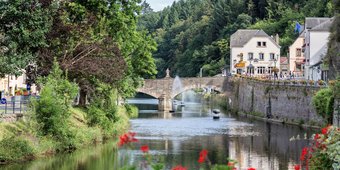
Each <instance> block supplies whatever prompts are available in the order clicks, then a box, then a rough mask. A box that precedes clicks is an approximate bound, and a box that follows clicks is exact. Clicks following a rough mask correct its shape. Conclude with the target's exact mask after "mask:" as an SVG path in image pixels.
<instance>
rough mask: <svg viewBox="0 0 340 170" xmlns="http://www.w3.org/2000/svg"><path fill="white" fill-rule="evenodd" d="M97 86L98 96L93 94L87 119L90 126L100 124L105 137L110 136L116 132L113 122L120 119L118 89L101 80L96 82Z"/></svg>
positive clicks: (96, 92)
mask: <svg viewBox="0 0 340 170" xmlns="http://www.w3.org/2000/svg"><path fill="white" fill-rule="evenodd" d="M96 86H97V88H96V91H95V94H96V96H92V100H91V104H90V105H89V106H88V114H87V120H88V124H89V125H90V126H96V125H98V126H100V127H101V128H102V130H103V131H104V135H105V137H108V136H111V135H112V134H113V133H114V128H113V127H114V125H113V124H114V123H115V122H118V121H119V119H120V117H119V115H118V114H117V112H118V107H117V104H116V102H117V90H116V89H114V88H112V87H111V86H110V85H107V84H104V83H100V82H96Z"/></svg>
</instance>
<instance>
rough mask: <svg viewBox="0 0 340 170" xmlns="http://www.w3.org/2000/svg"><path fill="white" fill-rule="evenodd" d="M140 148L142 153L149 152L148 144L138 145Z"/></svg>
mask: <svg viewBox="0 0 340 170" xmlns="http://www.w3.org/2000/svg"><path fill="white" fill-rule="evenodd" d="M140 150H141V151H142V152H144V153H146V152H149V146H148V145H143V146H141V147H140Z"/></svg>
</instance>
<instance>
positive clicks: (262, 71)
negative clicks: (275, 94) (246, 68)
mask: <svg viewBox="0 0 340 170" xmlns="http://www.w3.org/2000/svg"><path fill="white" fill-rule="evenodd" d="M264 73H265V67H257V74H264Z"/></svg>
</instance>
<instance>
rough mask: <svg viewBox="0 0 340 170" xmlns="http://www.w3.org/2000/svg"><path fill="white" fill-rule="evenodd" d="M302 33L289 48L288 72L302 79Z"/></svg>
mask: <svg viewBox="0 0 340 170" xmlns="http://www.w3.org/2000/svg"><path fill="white" fill-rule="evenodd" d="M304 39H305V38H304V32H302V33H301V34H300V36H299V37H298V38H297V39H296V40H295V41H294V43H293V44H292V45H291V46H290V47H289V71H290V72H291V73H292V74H293V75H294V76H296V77H304V68H305V61H306V60H305V55H304V53H303V52H302V46H303V44H304V41H305V40H304Z"/></svg>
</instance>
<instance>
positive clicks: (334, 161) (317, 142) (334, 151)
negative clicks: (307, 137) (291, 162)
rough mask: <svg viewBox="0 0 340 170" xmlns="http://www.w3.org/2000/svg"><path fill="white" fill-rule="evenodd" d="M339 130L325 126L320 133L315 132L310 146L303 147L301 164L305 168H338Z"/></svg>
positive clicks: (339, 164) (339, 150)
mask: <svg viewBox="0 0 340 170" xmlns="http://www.w3.org/2000/svg"><path fill="white" fill-rule="evenodd" d="M339 152H340V130H339V129H338V128H336V127H331V126H328V127H325V128H323V129H322V130H321V133H320V134H315V135H314V137H313V142H312V145H311V146H310V147H305V148H303V150H302V152H301V156H300V161H301V165H302V166H305V167H306V169H311V170H319V169H340V157H339Z"/></svg>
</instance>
